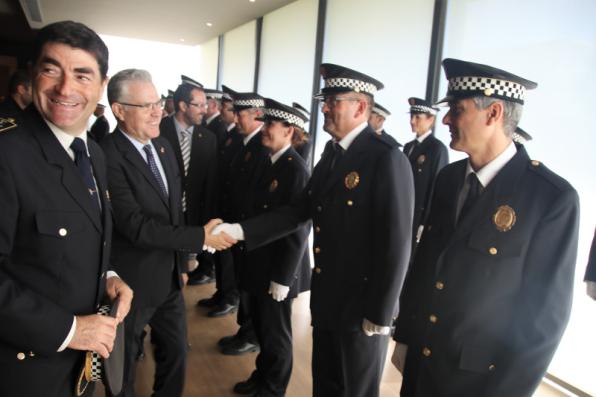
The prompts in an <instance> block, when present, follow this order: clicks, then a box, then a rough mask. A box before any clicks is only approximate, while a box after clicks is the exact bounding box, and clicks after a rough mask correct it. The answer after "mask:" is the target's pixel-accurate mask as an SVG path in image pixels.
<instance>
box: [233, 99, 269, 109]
mask: <svg viewBox="0 0 596 397" xmlns="http://www.w3.org/2000/svg"><path fill="white" fill-rule="evenodd" d="M234 106H248V107H251V108H262V107H263V106H265V101H264V100H263V99H235V100H234Z"/></svg>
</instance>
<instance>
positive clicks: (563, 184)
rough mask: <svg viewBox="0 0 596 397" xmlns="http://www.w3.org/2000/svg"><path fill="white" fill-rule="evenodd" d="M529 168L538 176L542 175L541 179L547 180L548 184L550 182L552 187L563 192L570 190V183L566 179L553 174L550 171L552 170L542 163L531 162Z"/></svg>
mask: <svg viewBox="0 0 596 397" xmlns="http://www.w3.org/2000/svg"><path fill="white" fill-rule="evenodd" d="M528 168H529V169H530V171H533V172H535V173H536V174H538V175H540V176H541V177H543V178H544V179H546V180H547V181H548V182H550V183H551V184H552V185H554V186H556V187H557V188H559V189H561V190H565V189H567V188H569V186H570V185H569V182H567V181H566V180H565V179H563V178H562V177H560V176H559V175H557V174H555V173H554V172H552V171H551V170H550V168H548V167H547V166H545V165H544V164H543V163H542V162H541V161H538V160H530V161H529V164H528Z"/></svg>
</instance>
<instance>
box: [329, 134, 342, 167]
mask: <svg viewBox="0 0 596 397" xmlns="http://www.w3.org/2000/svg"><path fill="white" fill-rule="evenodd" d="M332 148H333V152H332V153H331V161H330V162H329V173H331V171H333V169H334V168H335V165H336V164H337V162H338V161H339V160H340V159H341V157H342V156H343V154H344V148H343V147H342V146H341V145H340V144H339V143H337V142H333V145H332Z"/></svg>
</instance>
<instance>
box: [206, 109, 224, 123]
mask: <svg viewBox="0 0 596 397" xmlns="http://www.w3.org/2000/svg"><path fill="white" fill-rule="evenodd" d="M219 114H220V113H219V112H216V113H214V114H213V115H212V116H211V117H209V118H208V119H207V120H205V124H209V123H211V122H212V121H213V120H214V119H215V118H216V117H217V116H219Z"/></svg>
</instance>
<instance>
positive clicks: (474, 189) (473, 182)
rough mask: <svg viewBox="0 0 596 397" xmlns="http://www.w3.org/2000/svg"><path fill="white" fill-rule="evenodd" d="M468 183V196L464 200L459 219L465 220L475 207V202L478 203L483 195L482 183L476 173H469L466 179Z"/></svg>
mask: <svg viewBox="0 0 596 397" xmlns="http://www.w3.org/2000/svg"><path fill="white" fill-rule="evenodd" d="M466 183H467V184H468V194H467V195H466V199H465V200H464V204H463V206H462V208H461V211H460V214H459V219H463V218H465V216H466V215H467V214H468V212H470V209H471V208H472V206H473V205H474V202H476V199H477V198H478V196H480V194H481V193H482V183H480V180H479V179H478V176H477V175H476V173H474V172H471V173H469V174H468V176H467V177H466Z"/></svg>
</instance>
